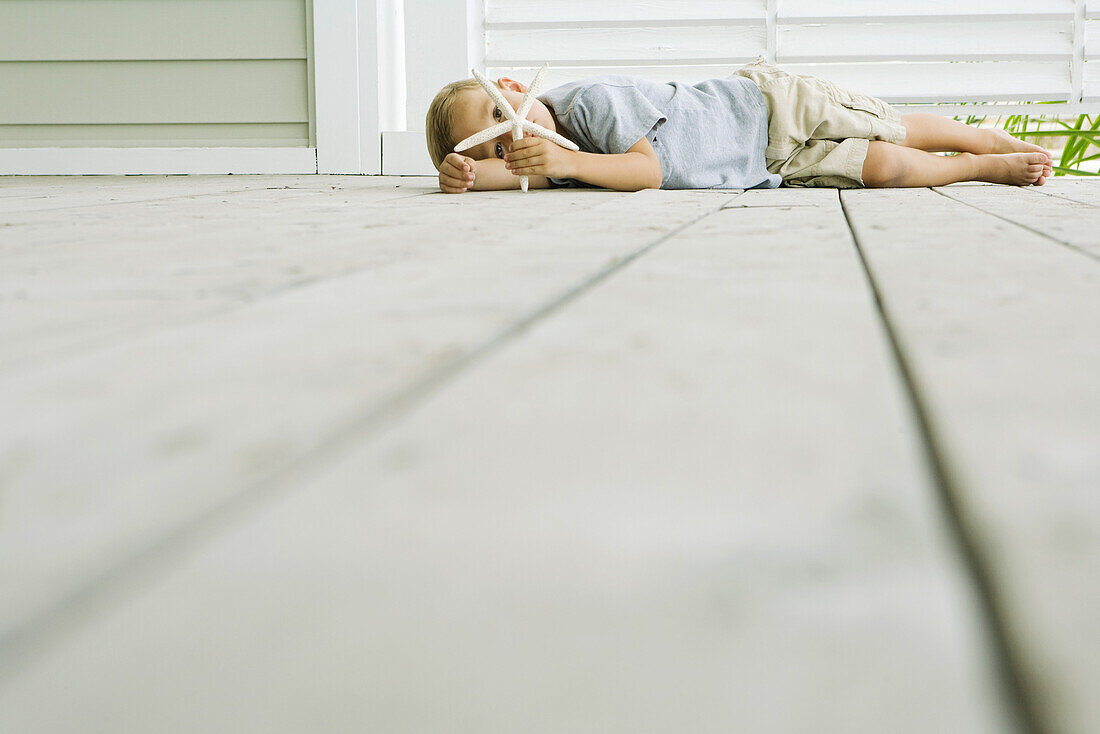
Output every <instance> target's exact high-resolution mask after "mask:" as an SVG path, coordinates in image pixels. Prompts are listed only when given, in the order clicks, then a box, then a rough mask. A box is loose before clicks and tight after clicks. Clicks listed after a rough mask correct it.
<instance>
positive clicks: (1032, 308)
mask: <svg viewBox="0 0 1100 734" xmlns="http://www.w3.org/2000/svg"><path fill="white" fill-rule="evenodd" d="M1055 190H1057V189H1055ZM943 193H944V195H940V194H938V193H936V192H933V191H915V192H907V191H870V190H867V191H851V192H848V191H846V192H843V194H842V199H843V202H844V206H845V208H846V210H847V212H848V215H849V218H850V221H851V223H852V225H853V228H854V233H855V235H856V237H857V241H858V244H859V246H860V249H861V251H862V252H863V254H864V257H865V258H866V261H867V264H868V268H869V271H870V273H871V276H872V278H873V280H874V283H875V286H876V289H877V291H878V293H879V295H880V298H881V300H882V305H883V312H884V314H885V316H886V318H887V320H888V323H889V324H890V326H891V329H892V331H893V332H894V334H895V335H896V338H897V342H898V347H899V350H900V351H901V352H902V355H903V361H904V363H905V365H906V366H907V368H908V371H909V372H910V374H911V376H912V380H913V383H914V387H915V390H916V392H917V395H918V397H917V401H916V402H917V404H918V405H920V406H921V407H922V409H923V411H924V413H925V415H926V417H927V421H928V424H929V428H930V438H931V440H932V441H933V442H934V444H935V453H936V455H937V456H938V457H939V461H940V463H941V465H942V468H943V479H944V482H945V484H946V487H945V489H946V490H947V492H948V494H949V496H950V501H951V503H952V504H953V505H954V507H955V508H956V512H957V516H958V519H959V522H960V524H961V529H962V535H963V537H964V538H965V539H966V541H967V542H968V543H969V544H970V546H971V551H972V554H973V560H974V562H975V564H976V566H977V574H976V576H977V577H978V578H979V580H980V581H982V584H983V586H984V587H985V592H986V594H987V595H988V597H989V598H990V603H991V606H992V609H993V614H994V616H995V617H996V618H997V619H996V621H997V624H998V626H999V627H1000V628H1001V629H1000V637H1001V638H1002V639H1003V640H1004V642H1005V644H1006V645H1007V652H1008V654H1009V655H1010V657H1011V665H1012V671H1011V672H1012V674H1014V675H1015V676H1016V678H1017V681H1018V689H1019V696H1020V701H1021V703H1022V704H1023V706H1024V708H1025V710H1026V711H1029V712H1030V717H1031V722H1030V726H1031V728H1032V730H1033V731H1036V732H1043V733H1044V734H1046V733H1050V734H1091V732H1095V725H1096V722H1097V721H1100V699H1098V698H1097V697H1096V695H1095V694H1096V685H1097V681H1098V680H1100V662H1098V661H1100V658H1098V656H1097V654H1096V651H1097V650H1100V626H1098V625H1097V623H1096V621H1097V620H1098V619H1100V532H1098V530H1097V528H1100V494H1098V493H1097V489H1098V488H1100V381H1098V380H1097V375H1100V340H1098V339H1097V335H1098V334H1100V289H1098V284H1100V270H1098V269H1097V268H1096V267H1095V263H1094V262H1091V261H1090V259H1088V258H1082V256H1081V255H1082V251H1080V250H1077V249H1071V248H1068V247H1065V246H1063V244H1062V243H1060V242H1056V241H1052V238H1051V237H1050V236H1048V235H1045V234H1044V235H1040V234H1037V233H1035V232H1033V231H1028V230H1025V229H1023V228H1021V227H1019V226H1016V225H1015V224H1012V223H1010V222H1008V221H1006V220H1010V219H1011V220H1016V221H1020V222H1021V223H1027V224H1029V225H1030V226H1029V229H1034V228H1035V225H1036V223H1047V224H1050V223H1051V222H1052V221H1053V219H1054V217H1055V215H1056V213H1057V212H1060V211H1064V207H1063V205H1062V204H1060V203H1059V202H1057V201H1055V200H1052V199H1050V198H1048V197H1040V196H1037V195H1035V194H1034V193H1032V192H1030V191H1025V190H1020V189H1014V188H1011V187H980V188H967V189H965V191H963V190H959V189H956V188H955V187H950V188H948V189H946V190H944V191H943ZM963 202H965V203H963ZM983 209H988V210H991V211H992V213H986V211H982V210H983ZM1074 211H1077V209H1076V207H1075V209H1074ZM1093 211H1095V210H1093ZM899 212H904V216H899ZM1086 215H1087V216H1088V217H1090V221H1095V216H1094V215H1093V214H1092V213H1091V212H1089V213H1086ZM1058 236H1059V237H1067V238H1068V237H1080V238H1081V239H1079V240H1078V241H1079V243H1081V244H1086V242H1085V240H1084V239H1083V237H1084V231H1083V228H1080V227H1076V226H1073V225H1069V224H1067V226H1066V227H1064V228H1062V229H1060V230H1059V232H1058Z"/></svg>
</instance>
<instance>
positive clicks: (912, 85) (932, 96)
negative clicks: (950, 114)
mask: <svg viewBox="0 0 1100 734" xmlns="http://www.w3.org/2000/svg"><path fill="white" fill-rule="evenodd" d="M741 65H742V64H740V63H737V64H730V65H725V66H723V65H701V66H676V65H667V66H624V67H616V66H590V67H559V68H554V67H551V69H550V70H549V71H548V72H547V75H546V82H545V83H546V87H547V88H551V87H554V86H556V85H559V84H565V83H567V82H572V81H577V80H579V79H584V78H586V77H590V76H597V75H600V74H630V75H636V76H641V77H643V78H646V79H652V80H656V81H680V82H687V83H696V82H699V81H703V80H704V79H713V78H721V77H725V76H728V75H730V74H732V73H733V72H734V71H736V70H737V69H738V68H739V67H740V66H741ZM1087 66H1089V64H1086V67H1087ZM783 68H784V69H786V70H788V71H790V72H792V73H796V74H809V75H812V76H820V77H822V78H826V79H829V80H831V81H833V82H835V83H837V84H840V85H841V86H844V87H848V88H850V89H852V90H853V91H857V92H861V93H863V94H871V95H874V96H876V97H880V98H882V99H884V100H887V101H889V102H915V103H924V102H953V101H959V102H983V101H999V100H1016V101H1019V100H1031V101H1038V100H1065V99H1068V96H1069V92H1070V77H1069V64H1065V63H1061V62H1057V61H1030V62H1029V61H1019V62H1007V61H1006V62H989V63H960V64H953V63H943V62H936V63H921V62H902V63H885V62H884V63H866V64H784V65H783ZM536 71H537V67H535V66H533V65H532V66H529V67H490V68H489V69H488V73H489V74H490V76H492V77H493V78H496V77H497V76H514V77H516V78H519V79H529V78H531V77H532V76H533V75H534V73H535V72H536ZM1086 74H1087V71H1086Z"/></svg>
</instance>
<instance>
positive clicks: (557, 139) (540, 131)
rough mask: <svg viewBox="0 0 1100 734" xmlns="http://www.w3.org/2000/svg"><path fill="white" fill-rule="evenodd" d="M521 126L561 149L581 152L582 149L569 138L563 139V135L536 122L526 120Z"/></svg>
mask: <svg viewBox="0 0 1100 734" xmlns="http://www.w3.org/2000/svg"><path fill="white" fill-rule="evenodd" d="M520 124H522V125H523V129H524V130H526V131H527V132H529V133H531V134H532V135H537V136H539V137H540V138H546V139H547V140H549V141H550V142H552V143H557V144H558V145H560V146H561V147H563V148H568V149H569V150H580V147H579V146H578V145H577V144H576V143H574V142H573V141H572V140H569V139H568V138H563V137H562V136H561V135H558V134H557V133H556V132H554V131H553V130H547V129H546V128H544V127H543V126H542V125H539V124H538V123H536V122H531V121H530V120H524V121H523V122H522V123H520Z"/></svg>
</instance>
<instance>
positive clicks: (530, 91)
mask: <svg viewBox="0 0 1100 734" xmlns="http://www.w3.org/2000/svg"><path fill="white" fill-rule="evenodd" d="M549 67H550V65H549V64H543V65H542V68H541V69H539V72H538V73H537V74H535V79H534V81H532V82H531V86H529V87H527V93H526V94H524V95H523V101H522V102H520V105H519V109H518V110H516V117H518V118H519V119H521V120H526V119H527V113H528V112H530V111H531V105H533V104H534V103H535V95H536V94H538V93H539V88H540V87H541V86H542V77H543V76H544V75H545V74H546V70H547V69H548V68H549Z"/></svg>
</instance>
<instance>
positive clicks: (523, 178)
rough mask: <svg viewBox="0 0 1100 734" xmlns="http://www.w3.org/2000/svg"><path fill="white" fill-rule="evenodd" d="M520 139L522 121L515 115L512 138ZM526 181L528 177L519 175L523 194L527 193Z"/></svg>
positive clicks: (521, 136) (521, 135)
mask: <svg viewBox="0 0 1100 734" xmlns="http://www.w3.org/2000/svg"><path fill="white" fill-rule="evenodd" d="M522 139H523V122H522V118H520V117H516V119H515V120H513V121H512V140H522ZM527 182H528V179H527V177H526V176H520V177H519V188H520V190H521V191H523V193H525V194H526V193H527Z"/></svg>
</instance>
